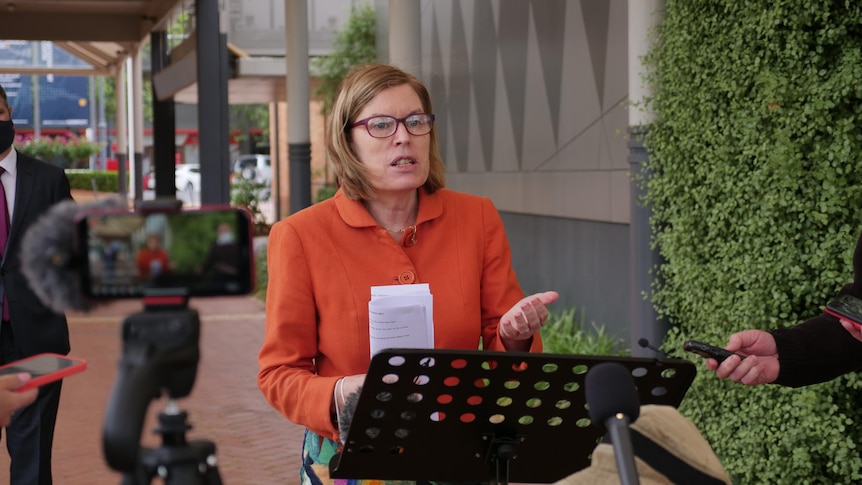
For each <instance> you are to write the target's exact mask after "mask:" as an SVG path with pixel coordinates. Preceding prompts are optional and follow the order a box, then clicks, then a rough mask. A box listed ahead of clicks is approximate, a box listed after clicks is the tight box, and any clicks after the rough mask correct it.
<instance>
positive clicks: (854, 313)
mask: <svg viewBox="0 0 862 485" xmlns="http://www.w3.org/2000/svg"><path fill="white" fill-rule="evenodd" d="M824 311H825V312H826V313H828V314H830V315H832V316H835V317H838V318H844V319H847V320H850V321H852V322H853V323H855V324H856V326H857V328H858V327H859V326H862V299H859V298H856V297H855V296H853V295H839V296H837V297H836V298H835V299H833V300H832V301H830V302H829V303H827V304H826V308H825V309H824Z"/></svg>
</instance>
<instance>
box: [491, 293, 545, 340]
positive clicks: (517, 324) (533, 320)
mask: <svg viewBox="0 0 862 485" xmlns="http://www.w3.org/2000/svg"><path fill="white" fill-rule="evenodd" d="M559 297H560V295H559V293H557V292H556V291H545V292H542V293H536V294H534V295H530V296H527V297H524V298H523V299H522V300H521V301H519V302H518V303H516V304H515V306H513V307H512V308H511V309H510V310H509V311H508V312H506V314H505V315H503V317H502V318H500V329H499V332H500V336H501V337H503V338H504V339H510V340H529V339H530V338H531V337H532V336H533V334H534V333H536V332H538V331H539V329H541V328H542V326H543V325H544V324H545V322H547V321H548V316H549V313H548V309H547V308H546V307H545V305H550V304H551V303H554V302H555V301H557V298H559Z"/></svg>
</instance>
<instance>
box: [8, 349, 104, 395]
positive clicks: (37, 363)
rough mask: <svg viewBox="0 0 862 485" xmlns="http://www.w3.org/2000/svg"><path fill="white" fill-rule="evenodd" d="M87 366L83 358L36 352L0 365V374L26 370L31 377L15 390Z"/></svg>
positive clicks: (36, 384) (49, 380)
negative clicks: (30, 355)
mask: <svg viewBox="0 0 862 485" xmlns="http://www.w3.org/2000/svg"><path fill="white" fill-rule="evenodd" d="M86 368H87V362H86V361H85V360H84V359H79V358H75V357H68V356H65V355H60V354H51V353H45V354H38V355H34V356H32V357H27V358H25V359H21V360H17V361H15V362H12V363H9V364H6V365H4V366H0V375H6V374H20V373H22V372H26V373H28V374H30V376H31V379H30V380H29V381H27V382H26V383H25V384H24V385H23V386H21V387H19V388H17V389H15V390H16V391H26V390H28V389H33V388H36V387H39V386H41V385H44V384H47V383H49V382H54V381H56V380H59V379H62V378H64V377H66V376H69V375H72V374H77V373H78V372H81V371H83V370H84V369H86Z"/></svg>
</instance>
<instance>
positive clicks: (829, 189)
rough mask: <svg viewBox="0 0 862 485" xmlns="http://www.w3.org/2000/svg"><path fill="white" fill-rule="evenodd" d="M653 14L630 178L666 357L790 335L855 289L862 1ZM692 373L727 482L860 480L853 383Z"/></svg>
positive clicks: (688, 409) (735, 3) (678, 5)
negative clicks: (777, 382)
mask: <svg viewBox="0 0 862 485" xmlns="http://www.w3.org/2000/svg"><path fill="white" fill-rule="evenodd" d="M664 12H665V15H664V18H663V22H662V24H661V25H660V27H659V28H658V30H657V31H656V37H655V43H654V45H653V47H652V48H651V50H650V52H649V54H648V55H647V56H646V58H645V59H644V61H645V65H646V66H648V67H649V74H648V76H647V82H648V83H649V85H650V87H651V89H652V97H651V98H650V99H649V100H648V105H645V106H641V108H649V109H651V110H652V111H653V112H654V113H655V114H656V121H655V122H654V123H653V124H651V125H649V126H647V127H643V128H644V129H645V131H646V135H645V138H644V143H645V146H646V147H647V149H648V151H649V153H650V158H649V161H648V162H647V169H648V172H649V174H650V175H649V177H648V178H647V179H644V180H641V181H640V183H641V184H643V187H644V188H645V189H646V191H647V196H646V198H645V199H644V200H643V201H641V202H642V203H644V204H647V205H649V206H650V208H651V209H652V213H653V218H652V221H651V222H652V227H653V234H654V240H653V243H654V244H655V247H656V248H657V249H658V250H659V252H660V254H661V257H662V260H663V263H662V264H661V265H660V266H659V267H658V268H656V274H657V278H656V280H655V283H654V287H653V288H652V294H651V295H650V296H651V298H652V301H653V302H654V303H655V305H656V309H657V311H658V312H659V314H660V315H661V316H663V317H664V318H666V319H667V321H669V322H671V323H672V324H673V328H672V329H671V331H670V333H669V334H668V337H667V339H666V341H665V345H664V346H665V347H667V348H681V346H682V343H683V341H684V340H685V339H688V338H694V339H697V340H703V341H706V342H712V343H716V344H723V343H724V342H726V340H727V337H728V335H730V334H731V333H733V332H735V331H739V330H742V329H745V328H761V329H772V328H777V327H781V326H791V325H795V324H797V323H798V322H800V321H802V320H805V319H806V318H809V317H811V316H813V315H814V314H817V313H819V312H820V310H821V308H822V307H823V304H824V303H825V302H826V301H828V299H829V298H830V297H831V296H832V295H834V294H835V292H836V290H837V289H838V288H839V287H840V286H841V285H842V284H844V283H846V282H848V281H851V280H852V278H853V274H852V265H851V261H852V256H853V254H852V250H853V246H854V244H855V241H856V237H857V235H858V234H859V231H860V228H862V212H860V211H859V210H858V207H860V206H862V170H860V169H859V167H860V166H862V136H860V134H859V132H860V120H862V85H860V83H859V79H862V5H860V4H859V3H858V2H846V1H824V2H795V1H778V2H776V1H765V0H760V1H749V0H745V1H743V0H732V1H726V2H715V1H711V0H667V1H666V3H665V8H664ZM696 362H698V365H699V366H703V363H702V359H697V360H696ZM701 370H703V371H704V372H701V373H699V375H698V377H697V378H696V379H695V382H694V385H693V388H692V391H690V394H689V395H696V396H698V398H697V402H698V403H699V404H700V405H699V408H700V409H702V410H703V416H702V419H699V420H698V421H697V422H698V423H699V425H700V426H701V427H702V431H703V432H704V433H705V434H706V435H707V436H709V437H710V438H711V439H712V445H713V447H714V448H715V450H716V452H717V453H718V455H719V457H720V458H721V459H722V462H723V464H724V465H725V468H726V469H727V470H728V471H729V473H730V474H731V475H732V476H733V477H734V479H735V481H737V482H739V483H858V482H859V480H860V479H862V456H860V453H859V448H858V446H857V444H858V443H862V428H860V427H859V426H857V425H856V424H857V423H859V422H860V421H862V412H860V408H859V403H860V402H862V393H860V389H862V380H860V378H859V376H857V375H853V374H852V375H848V376H845V377H842V378H840V379H836V380H834V381H832V382H829V383H824V384H820V385H817V386H811V387H808V388H805V389H786V388H781V387H778V386H760V387H755V388H749V387H746V386H744V385H741V384H736V383H732V382H727V381H724V380H720V379H717V378H716V377H715V375H714V374H712V373H711V372H707V371H706V370H705V367H702V369H701ZM692 405H693V401H692V400H689V399H686V400H685V401H684V402H683V404H682V406H681V410H682V412H683V413H684V414H687V415H689V414H692V415H694V414H695V412H696V410H695V409H693V407H692ZM698 414H699V413H698Z"/></svg>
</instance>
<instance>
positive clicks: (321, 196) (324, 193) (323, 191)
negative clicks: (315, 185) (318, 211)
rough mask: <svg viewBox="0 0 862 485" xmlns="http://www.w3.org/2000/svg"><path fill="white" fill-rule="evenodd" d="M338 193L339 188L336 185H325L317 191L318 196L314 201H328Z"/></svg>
mask: <svg viewBox="0 0 862 485" xmlns="http://www.w3.org/2000/svg"><path fill="white" fill-rule="evenodd" d="M337 191H338V187H336V186H335V185H331V184H327V185H324V186H323V187H321V188H319V189H317V195H316V197H315V199H314V201H315V202H320V201H322V200H326V199H328V198H330V197H332V196H333V195H335V192H337Z"/></svg>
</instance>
